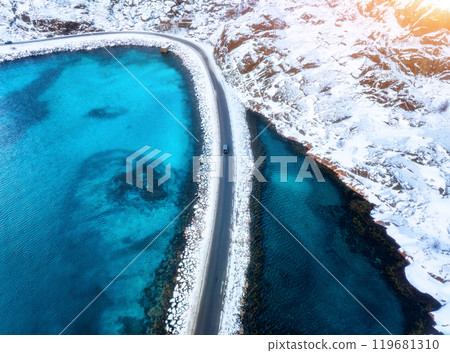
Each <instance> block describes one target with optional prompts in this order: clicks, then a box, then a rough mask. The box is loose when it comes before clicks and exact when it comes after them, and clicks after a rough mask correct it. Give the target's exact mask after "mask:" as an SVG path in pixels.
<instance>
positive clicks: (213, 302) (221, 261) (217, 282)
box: [13, 31, 233, 335]
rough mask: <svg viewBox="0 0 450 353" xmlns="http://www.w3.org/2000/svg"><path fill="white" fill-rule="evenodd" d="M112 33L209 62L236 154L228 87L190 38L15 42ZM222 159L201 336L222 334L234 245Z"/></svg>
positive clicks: (229, 186)
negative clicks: (163, 44) (179, 48)
mask: <svg viewBox="0 0 450 353" xmlns="http://www.w3.org/2000/svg"><path fill="white" fill-rule="evenodd" d="M111 34H139V35H150V36H154V37H155V36H156V37H161V38H167V39H170V40H173V41H176V42H179V43H182V44H184V45H186V46H188V47H190V48H192V49H194V50H195V51H196V52H197V53H198V54H199V55H200V57H201V58H202V60H203V63H204V64H205V67H206V68H207V69H208V71H209V75H210V77H211V82H212V85H213V88H214V91H215V93H216V100H217V108H218V113H219V122H220V146H222V145H224V144H227V145H228V149H229V154H230V155H231V154H232V153H233V144H232V136H231V123H230V115H229V111H228V104H227V99H226V95H225V92H224V88H223V86H222V84H221V82H220V80H219V79H218V77H217V76H216V74H215V70H214V63H211V62H210V60H209V58H208V56H207V55H206V54H205V52H204V51H203V49H202V48H201V47H200V46H198V45H197V44H195V43H193V42H191V41H189V40H186V39H183V38H178V37H175V36H171V35H167V34H162V33H153V32H138V31H126V32H101V33H91V34H78V35H70V36H65V37H55V38H46V39H36V40H29V41H23V42H15V43H13V45H20V44H26V43H38V42H46V41H54V40H61V39H64V38H71V37H93V36H95V37H98V36H102V35H111ZM222 160H223V165H222V175H223V176H224V177H222V178H220V181H219V195H218V201H217V209H216V218H215V225H214V234H213V238H212V240H211V247H210V249H209V254H208V263H207V268H206V275H205V280H204V282H203V288H202V295H201V298H200V305H199V310H198V314H197V318H196V323H195V331H194V333H195V334H201V335H206V334H209V335H211V334H212V335H214V334H217V333H218V330H219V323H220V314H221V312H222V307H223V298H224V283H225V279H226V271H227V263H228V250H229V246H230V231H231V216H232V201H233V183H231V182H228V180H227V176H228V172H229V169H230V165H229V164H230V163H229V158H227V157H225V158H223V159H222Z"/></svg>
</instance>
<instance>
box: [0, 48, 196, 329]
mask: <svg viewBox="0 0 450 353" xmlns="http://www.w3.org/2000/svg"><path fill="white" fill-rule="evenodd" d="M110 50H111V52H112V53H113V54H114V55H115V56H116V57H117V58H118V59H119V60H120V61H121V62H122V63H123V64H124V65H125V66H126V67H127V68H128V69H129V70H130V71H131V72H132V73H133V74H134V75H135V76H136V77H138V78H139V79H140V80H141V82H142V83H143V84H144V85H145V86H146V87H147V88H148V89H149V90H150V91H151V92H152V93H153V94H154V95H155V96H156V97H158V99H159V100H160V101H161V102H163V103H164V104H165V105H166V107H167V108H168V109H169V110H170V111H171V112H172V113H173V114H174V115H175V116H176V117H177V118H178V119H179V120H180V121H181V122H182V123H183V124H184V125H185V126H186V127H187V128H189V129H194V128H196V124H195V119H194V116H195V102H194V101H192V99H191V97H192V95H191V94H190V91H189V80H187V76H186V73H185V72H184V71H183V68H182V66H181V65H180V63H179V62H178V60H177V59H176V58H175V57H174V56H172V55H161V54H160V53H159V51H158V50H156V49H154V50H153V49H143V48H132V47H122V48H121V47H117V48H112V49H110ZM0 82H1V84H0V113H1V115H0V158H1V162H2V163H1V164H0V205H1V207H0V318H1V319H0V334H19V333H20V334H27V333H32V334H57V333H59V332H60V331H61V330H62V329H63V328H64V327H65V326H66V325H67V324H69V322H71V321H72V319H74V318H75V316H76V315H77V314H78V313H79V312H80V311H81V310H82V309H83V308H84V307H85V306H86V305H87V304H88V303H89V302H90V301H91V300H92V299H93V298H94V297H95V296H96V295H97V294H98V293H99V292H100V290H102V289H103V288H104V287H105V286H106V285H107V284H108V283H109V282H110V281H111V280H112V279H113V278H114V277H115V276H116V275H117V274H118V273H119V272H120V271H121V270H122V269H123V268H124V267H125V266H126V265H127V264H128V263H129V261H131V260H132V259H133V258H134V257H135V256H136V255H137V254H138V253H139V252H140V251H141V250H142V249H143V248H144V247H145V245H147V244H148V243H149V242H150V241H151V240H152V239H153V238H154V237H155V236H156V235H157V234H158V233H159V232H160V231H161V230H162V229H163V228H164V227H165V226H166V225H167V224H169V222H170V221H171V220H172V219H173V218H174V217H175V216H176V215H177V214H178V212H180V210H181V209H183V208H184V207H185V206H186V205H187V204H188V203H189V201H190V200H188V199H187V195H186V182H187V180H188V178H189V177H190V173H191V162H190V161H191V157H192V155H193V151H194V150H195V146H194V144H196V142H195V140H194V139H193V138H192V137H191V136H190V135H189V134H188V133H187V132H186V131H185V130H184V129H183V128H182V127H181V126H180V125H178V123H177V122H176V121H175V120H174V119H173V118H172V117H171V116H170V115H169V114H168V113H167V112H166V111H165V110H164V109H163V108H162V107H161V106H160V105H159V104H158V103H157V102H155V100H154V99H153V98H152V97H150V96H149V94H148V93H147V92H146V91H145V90H144V89H143V88H142V87H141V86H139V84H137V83H136V81H134V80H133V78H132V77H131V76H130V75H129V74H128V73H127V72H126V71H125V70H124V69H123V68H122V67H121V66H120V65H119V64H118V63H117V62H116V61H115V60H114V59H113V58H112V57H111V56H110V55H109V54H108V53H107V52H106V51H104V50H102V49H100V50H94V51H90V52H75V53H60V54H53V55H50V56H42V57H33V58H28V59H23V60H18V61H14V62H10V63H3V64H1V65H0ZM193 107H194V108H193ZM194 130H195V129H194ZM197 137H199V136H197ZM144 145H149V146H152V147H154V148H158V149H160V150H162V151H164V152H168V153H170V154H172V157H171V158H170V163H171V166H172V179H171V180H170V181H169V182H167V183H165V184H163V185H162V186H161V187H160V188H159V189H158V192H157V193H155V194H150V193H148V192H146V191H141V190H139V189H138V188H136V187H133V186H128V185H126V184H125V158H126V156H128V155H129V154H131V153H132V152H134V151H136V150H137V149H139V148H141V147H142V146H144ZM176 227H177V222H175V223H174V224H173V225H172V226H171V227H169V228H168V229H167V231H166V232H165V233H163V234H162V235H161V237H160V238H158V240H157V241H156V242H155V243H154V244H152V246H151V247H150V248H149V249H148V250H147V251H146V252H145V253H144V254H143V255H142V256H141V257H140V258H139V259H138V260H137V261H136V262H135V263H134V264H133V265H132V266H130V268H128V270H127V271H126V272H125V273H124V274H123V275H122V276H121V277H119V279H117V281H116V282H115V283H114V284H113V285H112V286H111V287H110V288H108V290H107V291H106V292H105V293H104V294H103V295H102V296H101V297H100V298H99V299H98V300H97V301H96V302H95V303H94V304H93V305H92V306H91V307H90V308H89V309H88V310H86V312H84V313H83V314H82V315H81V316H80V317H79V319H78V320H77V321H76V322H75V323H74V324H73V325H72V326H71V327H70V328H69V329H68V331H67V333H72V334H75V333H88V334H97V333H102V334H104V333H107V334H113V333H120V332H122V333H136V332H140V331H142V330H145V328H146V325H148V324H151V322H150V323H149V321H148V318H147V316H146V310H147V309H149V308H146V307H145V304H144V303H145V300H144V290H145V288H146V287H147V286H149V284H151V283H152V281H153V280H154V278H155V271H156V270H157V268H158V266H159V265H160V263H161V261H162V260H164V259H165V252H166V250H167V248H168V246H169V244H170V242H171V240H173V237H174V234H175V228H176ZM125 322H126V323H128V325H126V326H124V323H125Z"/></svg>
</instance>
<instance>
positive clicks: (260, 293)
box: [244, 115, 407, 334]
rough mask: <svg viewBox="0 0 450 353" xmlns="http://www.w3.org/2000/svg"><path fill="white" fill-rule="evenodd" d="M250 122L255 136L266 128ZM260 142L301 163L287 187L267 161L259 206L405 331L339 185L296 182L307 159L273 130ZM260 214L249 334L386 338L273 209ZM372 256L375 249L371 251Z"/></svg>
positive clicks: (391, 326) (390, 325)
mask: <svg viewBox="0 0 450 353" xmlns="http://www.w3.org/2000/svg"><path fill="white" fill-rule="evenodd" d="M255 119H256V120H255ZM250 120H251V121H252V124H255V129H256V130H255V132H254V133H255V135H256V134H257V133H259V132H261V131H262V129H263V128H265V126H266V124H265V123H264V122H263V121H262V120H260V119H257V118H256V117H255V116H253V115H252V116H250ZM257 143H258V144H259V147H257V148H256V149H255V151H256V152H257V153H262V154H266V155H267V156H291V155H298V156H299V163H298V164H297V165H296V166H294V165H290V167H289V169H288V173H287V178H288V182H286V183H283V182H281V181H280V167H279V164H273V163H265V164H264V167H263V168H261V170H262V171H264V176H265V177H266V178H267V180H268V182H267V183H266V184H264V185H259V187H257V188H255V190H254V192H256V195H257V196H258V197H260V200H261V203H262V204H263V205H264V206H265V207H267V209H268V210H269V211H270V212H272V214H273V215H274V216H275V217H276V218H277V219H278V220H279V221H280V222H281V223H282V224H284V225H285V226H286V227H287V228H288V229H289V230H290V231H291V232H292V234H293V235H294V236H295V237H297V239H298V240H299V241H300V242H302V243H303V244H304V245H305V247H306V248H307V249H309V250H310V251H311V253H313V254H314V255H315V256H316V257H317V258H318V259H319V261H320V262H322V263H323V264H324V265H325V266H326V267H327V268H328V269H329V270H330V272H332V274H333V275H334V276H335V277H336V278H337V279H339V281H341V282H342V283H343V284H344V285H345V286H346V287H347V288H348V289H349V290H350V291H351V292H352V293H353V294H354V295H355V296H356V297H357V298H358V299H359V300H360V301H361V302H362V303H363V304H364V305H365V306H366V307H367V308H368V309H369V310H370V312H371V313H373V315H374V316H375V317H376V318H377V319H378V320H379V321H380V322H381V323H383V325H384V326H386V327H387V329H388V330H390V331H391V332H392V333H396V334H400V333H404V332H405V329H406V326H407V322H406V319H405V311H404V306H403V305H402V303H401V301H400V299H399V297H398V296H397V295H396V293H395V292H394V290H393V289H392V288H391V287H390V286H389V285H388V283H387V280H386V278H385V277H384V276H383V274H382V269H381V267H379V266H377V263H378V262H379V261H380V260H379V259H377V258H376V257H375V258H372V259H369V257H367V256H365V255H364V254H363V252H362V251H360V249H362V248H363V247H364V244H363V243H364V241H363V240H361V239H359V240H358V239H356V241H355V236H354V234H353V230H352V229H353V228H352V227H351V219H348V218H349V217H348V214H347V213H346V212H347V205H346V203H345V199H344V194H343V193H342V190H341V188H340V187H339V186H338V185H337V184H336V182H335V181H333V180H331V179H330V178H329V177H328V176H327V175H326V174H325V175H324V177H325V179H326V183H319V182H318V181H317V180H316V179H304V181H303V182H301V183H298V182H295V178H296V175H297V173H298V171H299V168H300V165H301V163H302V161H303V158H304V155H302V154H301V153H299V152H298V151H296V150H295V148H293V145H294V144H293V143H290V142H287V141H285V140H283V139H281V138H280V137H279V136H278V135H277V134H276V133H275V132H274V131H272V130H271V129H268V130H266V131H265V132H264V133H263V134H262V135H261V136H260V137H259V141H258V142H257ZM256 190H257V191H256ZM254 212H255V214H254V218H253V228H252V231H253V236H254V237H255V236H256V238H255V240H254V243H253V251H254V257H253V262H254V263H253V265H254V266H256V267H253V268H252V270H251V272H250V276H251V277H250V278H249V280H250V287H249V289H250V292H251V293H252V295H253V296H251V297H249V298H250V302H249V303H248V305H247V314H246V316H245V320H244V323H245V325H246V327H247V330H246V331H247V333H275V334H386V333H387V332H386V331H385V330H384V328H383V327H382V326H381V325H380V324H379V323H378V322H377V321H376V320H375V319H374V318H373V317H371V316H370V315H369V314H368V313H367V312H366V311H365V309H363V308H362V306H361V305H359V304H358V303H357V302H356V301H355V300H354V299H353V298H352V297H351V296H350V295H349V294H348V293H347V292H346V291H345V290H344V289H343V288H342V287H341V286H340V285H339V284H338V283H337V281H336V280H335V279H333V278H332V277H331V276H330V275H329V274H328V273H327V272H326V271H325V270H324V269H323V268H322V267H321V266H320V265H319V264H318V263H317V262H316V261H315V260H314V259H313V258H312V257H311V256H310V255H309V254H308V253H307V252H306V251H305V250H304V249H303V248H302V247H301V246H300V245H299V244H298V243H297V242H296V241H295V239H293V238H292V237H291V236H290V235H289V233H288V232H286V230H284V229H283V228H282V227H281V226H280V225H279V224H278V223H277V222H276V221H275V220H274V219H273V218H272V216H270V215H269V213H268V212H266V211H265V210H263V209H262V208H261V207H258V206H257V205H255V204H254ZM358 242H360V243H358ZM373 251H374V249H371V248H370V247H369V252H373ZM255 256H256V257H255ZM258 256H259V258H258Z"/></svg>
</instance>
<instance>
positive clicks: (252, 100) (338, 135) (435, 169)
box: [0, 0, 450, 334]
mask: <svg viewBox="0 0 450 353" xmlns="http://www.w3.org/2000/svg"><path fill="white" fill-rule="evenodd" d="M432 3H433V4H434V2H433V1H432V0H424V1H423V2H422V4H420V1H419V3H417V2H414V3H413V2H412V1H408V0H396V1H388V0H377V1H374V0H348V1H339V0H297V1H295V2H294V1H288V0H260V1H254V0H248V1H238V0H212V1H206V0H205V1H202V0H197V1H162V0H158V1H157V0H153V1H143V0H127V1H106V0H101V1H96V2H91V1H87V0H77V1H71V0H59V1H50V0H33V1H28V0H16V1H13V0H0V40H13V41H14V40H19V39H24V38H38V37H39V38H42V37H45V36H48V35H54V33H57V34H67V33H76V32H83V31H94V30H117V29H138V30H160V31H168V32H177V33H180V34H182V35H185V36H190V37H192V38H195V39H197V40H203V42H204V44H205V45H209V46H210V47H211V48H214V55H215V59H216V62H217V63H218V65H219V66H220V68H221V70H222V73H223V75H224V77H225V78H226V80H227V82H228V84H229V86H231V87H233V93H234V95H236V96H237V97H238V98H239V100H240V101H241V102H243V103H244V105H245V107H246V108H251V109H253V110H255V111H258V112H260V113H262V114H264V115H265V116H267V117H268V118H270V119H271V121H272V123H273V124H274V126H275V127H276V128H277V130H278V131H279V132H280V133H281V134H282V135H284V136H286V137H290V138H293V139H295V140H297V141H299V142H302V143H305V144H306V145H308V146H309V147H310V148H311V149H310V151H309V153H310V154H311V155H313V156H315V157H316V158H317V159H319V160H321V161H322V162H323V163H325V164H327V165H328V166H330V167H332V168H334V169H335V170H336V171H337V172H338V173H339V174H340V175H341V177H342V179H343V180H344V181H345V182H346V183H347V184H348V185H349V186H350V187H352V188H354V189H355V190H358V191H359V192H360V193H362V194H363V195H365V196H366V197H367V199H368V200H369V201H370V202H372V203H374V204H375V205H376V208H375V209H374V211H373V217H374V218H375V220H376V221H379V222H380V223H382V224H384V225H386V227H387V231H388V234H389V235H390V236H391V237H393V238H394V239H395V240H396V241H397V242H398V243H399V244H400V246H401V249H400V250H401V251H402V252H403V253H404V254H406V257H407V259H408V260H409V261H410V262H411V265H409V266H408V267H407V268H406V275H407V278H408V280H409V281H410V282H411V283H412V284H413V285H414V286H416V287H417V288H418V289H419V290H421V291H423V292H426V293H429V294H431V295H433V296H434V297H435V298H436V299H438V300H439V301H440V302H441V303H442V304H443V307H442V308H441V309H440V310H438V311H437V312H435V313H434V316H435V321H436V322H437V327H436V328H437V329H438V330H440V331H441V332H444V333H448V334H450V307H448V306H447V305H446V303H448V302H449V300H450V237H449V232H450V225H449V223H450V222H449V220H450V201H449V197H448V194H449V191H450V159H449V150H450V137H449V132H450V123H449V121H450V119H449V118H450V83H449V80H450V47H449V33H450V13H449V12H448V11H447V12H445V11H443V10H440V9H438V8H437V7H436V6H434V5H431V6H432V7H427V6H426V5H427V4H432ZM32 4H34V6H33V5H32ZM183 21H184V22H186V21H188V22H189V23H190V24H189V26H187V27H190V28H185V27H186V26H185V25H183V24H182V22H183ZM241 123H242V124H243V121H241ZM233 128H234V127H233ZM244 129H246V128H245V127H244ZM233 134H235V132H234V131H233ZM236 142H238V141H236ZM236 142H235V146H236ZM242 142H244V143H246V142H245V141H242ZM241 206H242V207H243V209H245V207H247V206H245V205H241ZM236 229H238V228H236ZM238 233H239V232H237V233H236V232H234V233H233V237H234V238H233V239H234V240H233V241H234V243H233V244H232V249H231V253H232V254H233V251H237V250H236V249H238V247H239V246H238V245H237V244H239V241H238V238H237V237H235V236H237V235H238ZM244 237H245V236H244ZM244 243H245V242H244ZM244 243H243V244H244ZM233 249H235V250H233ZM236 254H237V252H236ZM244 258H245V257H244ZM245 265H246V260H245V259H244V261H242V263H241V264H240V266H241V267H240V268H239V269H237V268H236V267H234V268H233V267H232V263H230V265H229V269H231V268H233V271H241V272H239V273H240V274H241V273H243V272H242V269H244V271H245ZM236 284H238V283H237V282H236ZM242 284H244V281H243V280H242V283H240V285H242ZM230 288H234V285H230V286H229V287H228V289H227V297H226V298H227V299H226V303H225V312H226V313H230V314H227V317H223V318H222V322H221V330H222V332H231V331H233V332H234V331H235V328H236V326H235V324H236V322H235V321H233V320H232V319H231V317H235V315H236V313H237V312H238V309H237V308H236V305H239V303H238V302H237V300H235V298H238V297H239V295H240V294H239V295H236V291H235V292H234V295H232V294H230V293H231V292H232V291H230V290H231V289H230ZM241 293H242V292H241ZM231 298H233V299H231ZM231 303H234V304H231ZM227 305H231V306H233V307H234V309H230V308H231V307H230V306H228V307H227ZM227 308H228V309H227Z"/></svg>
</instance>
